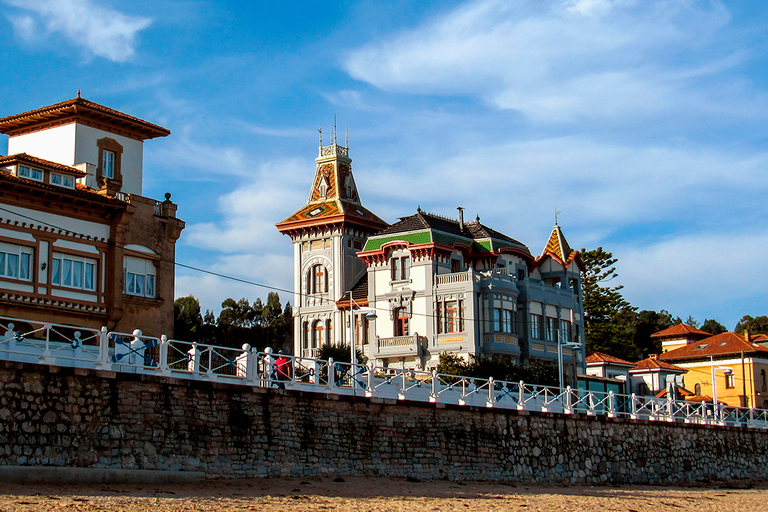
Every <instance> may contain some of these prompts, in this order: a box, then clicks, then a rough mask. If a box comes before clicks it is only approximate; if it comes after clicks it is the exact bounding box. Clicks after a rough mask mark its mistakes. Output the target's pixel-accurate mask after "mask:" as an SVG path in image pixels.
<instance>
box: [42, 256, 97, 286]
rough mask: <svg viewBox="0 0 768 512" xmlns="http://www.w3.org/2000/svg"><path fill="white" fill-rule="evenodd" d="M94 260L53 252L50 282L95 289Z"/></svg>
mask: <svg viewBox="0 0 768 512" xmlns="http://www.w3.org/2000/svg"><path fill="white" fill-rule="evenodd" d="M96 263H97V262H96V260H94V259H91V258H82V257H80V256H69V255H66V254H57V253H53V261H52V265H51V283H52V284H55V285H58V286H66V287H67V288H77V289H79V290H88V291H96Z"/></svg>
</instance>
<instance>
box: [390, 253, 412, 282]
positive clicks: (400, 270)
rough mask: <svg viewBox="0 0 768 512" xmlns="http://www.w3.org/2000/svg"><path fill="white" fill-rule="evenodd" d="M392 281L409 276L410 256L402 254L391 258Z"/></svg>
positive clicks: (408, 277)
mask: <svg viewBox="0 0 768 512" xmlns="http://www.w3.org/2000/svg"><path fill="white" fill-rule="evenodd" d="M391 271H392V281H403V280H405V279H410V278H411V258H410V257H408V256H402V257H400V258H392V261H391Z"/></svg>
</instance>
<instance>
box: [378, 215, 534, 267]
mask: <svg viewBox="0 0 768 512" xmlns="http://www.w3.org/2000/svg"><path fill="white" fill-rule="evenodd" d="M395 240H403V241H406V242H410V243H412V244H424V243H435V244H440V245H443V246H447V247H452V246H453V245H454V244H460V245H465V246H468V247H469V248H470V249H471V250H473V251H475V252H478V253H482V252H492V251H499V250H505V249H511V250H514V251H516V252H519V253H520V254H521V255H522V256H524V257H526V258H528V259H532V258H531V254H530V251H528V247H526V246H525V245H524V244H523V243H521V242H519V241H517V240H515V239H514V238H511V237H509V236H507V235H504V234H502V233H499V232H498V231H496V230H494V229H491V228H489V227H488V226H485V225H483V224H481V223H480V221H479V220H475V221H469V222H465V223H464V225H463V226H462V225H461V224H460V223H459V221H457V220H454V219H450V218H448V217H443V216H441V215H435V214H434V213H427V212H425V211H423V210H421V208H419V209H418V210H417V211H416V214H414V215H409V216H407V217H400V219H399V220H398V222H396V223H394V224H392V225H391V226H389V227H387V228H385V229H383V230H381V231H379V232H378V233H376V234H375V235H372V236H371V237H369V238H368V241H367V242H366V244H365V248H364V250H365V251H372V250H378V249H380V248H381V246H382V245H384V244H386V243H389V242H392V241H395Z"/></svg>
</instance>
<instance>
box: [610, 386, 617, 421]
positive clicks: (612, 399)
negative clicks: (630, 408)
mask: <svg viewBox="0 0 768 512" xmlns="http://www.w3.org/2000/svg"><path fill="white" fill-rule="evenodd" d="M608 417H609V418H615V417H616V395H614V394H613V391H608Z"/></svg>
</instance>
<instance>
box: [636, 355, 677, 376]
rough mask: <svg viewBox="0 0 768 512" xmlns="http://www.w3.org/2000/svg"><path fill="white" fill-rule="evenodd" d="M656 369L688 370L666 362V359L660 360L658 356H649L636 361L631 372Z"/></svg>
mask: <svg viewBox="0 0 768 512" xmlns="http://www.w3.org/2000/svg"><path fill="white" fill-rule="evenodd" d="M648 370H650V371H654V370H658V371H660V370H665V371H670V372H678V373H685V372H687V371H688V370H686V369H685V368H680V367H679V366H675V365H673V364H670V363H665V362H664V361H660V360H659V359H658V358H657V357H649V358H647V359H643V360H642V361H638V362H636V363H635V365H634V366H633V367H632V369H631V370H630V372H631V373H642V372H643V371H648Z"/></svg>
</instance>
